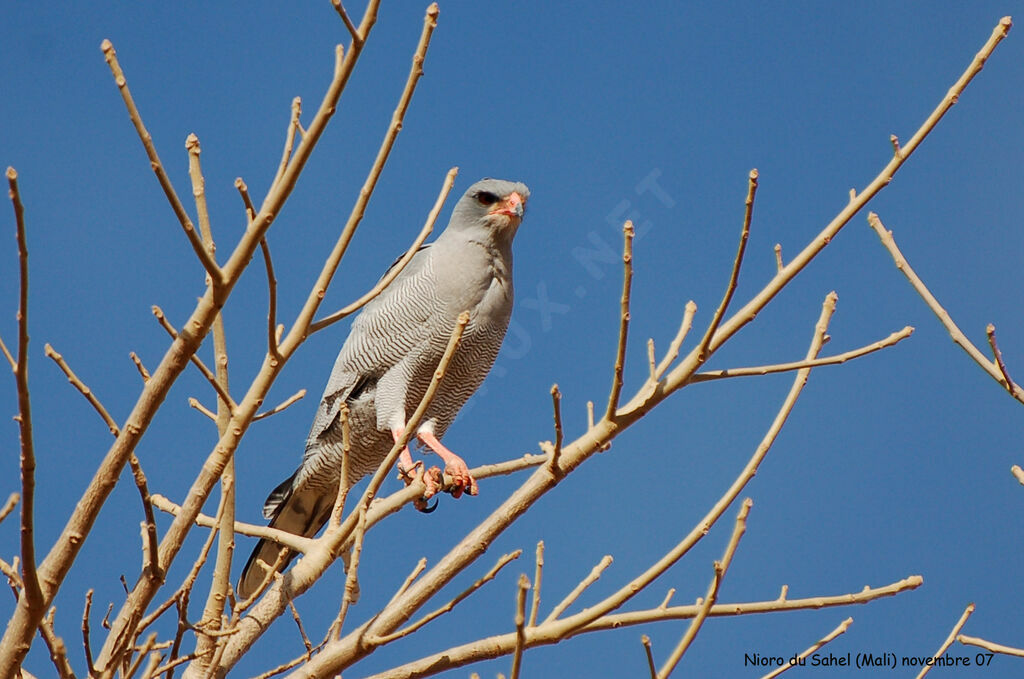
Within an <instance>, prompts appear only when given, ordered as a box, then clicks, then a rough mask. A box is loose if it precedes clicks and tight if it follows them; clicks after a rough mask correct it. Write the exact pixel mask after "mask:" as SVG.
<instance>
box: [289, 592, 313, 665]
mask: <svg viewBox="0 0 1024 679" xmlns="http://www.w3.org/2000/svg"><path fill="white" fill-rule="evenodd" d="M288 608H290V609H291V611H292V618H293V619H294V620H295V625H296V626H297V627H298V628H299V636H301V637H302V645H303V646H305V647H306V657H307V658H308V657H309V656H311V655H312V654H313V644H311V643H310V642H309V637H308V636H306V628H305V627H303V626H302V618H301V617H300V616H299V609H297V608H295V602H294V601H289V602H288Z"/></svg>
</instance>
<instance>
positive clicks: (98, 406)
mask: <svg viewBox="0 0 1024 679" xmlns="http://www.w3.org/2000/svg"><path fill="white" fill-rule="evenodd" d="M44 351H45V353H46V355H47V356H48V357H49V358H52V359H53V361H54V362H55V363H56V364H57V365H58V366H60V369H61V370H63V371H64V374H65V375H67V378H68V382H70V383H71V385H72V386H74V387H75V389H78V391H79V392H81V394H82V396H84V397H85V398H86V400H87V401H89V404H90V405H92V407H93V408H95V410H96V412H97V413H99V414H100V417H102V418H103V421H104V422H105V423H106V425H107V428H108V429H110V433H111V434H113V435H114V436H117V435H118V434H119V433H120V432H121V430H120V428H119V427H118V426H117V423H116V422H115V421H114V418H113V417H111V416H110V413H109V412H107V409H106V408H104V407H103V404H102V403H100V400H99V399H98V398H96V394H94V393H93V392H92V389H90V388H89V387H87V386H86V385H85V383H83V382H82V380H80V379H79V378H78V376H77V375H75V373H74V371H73V370H71V367H70V366H69V365H68V364H67V362H66V361H65V360H64V357H63V356H61V355H60V354H58V353H57V352H56V351H54V349H53V347H51V346H50V345H49V343H47V344H46V345H45V346H44Z"/></svg>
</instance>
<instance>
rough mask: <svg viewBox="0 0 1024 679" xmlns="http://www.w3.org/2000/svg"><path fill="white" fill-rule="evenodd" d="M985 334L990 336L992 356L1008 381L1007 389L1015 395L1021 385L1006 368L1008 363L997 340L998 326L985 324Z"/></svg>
mask: <svg viewBox="0 0 1024 679" xmlns="http://www.w3.org/2000/svg"><path fill="white" fill-rule="evenodd" d="M985 335H987V336H988V345H989V347H991V349H992V357H993V358H994V359H995V360H996V367H998V368H999V372H1000V373H1001V374H1002V376H1003V379H1004V380H1005V381H1006V390H1007V391H1009V392H1010V394H1011V395H1013V394H1014V393H1016V391H1017V390H1018V389H1019V388H1020V387H1019V386H1017V383H1016V382H1014V381H1013V378H1012V377H1010V372H1009V371H1008V370H1007V369H1006V364H1005V363H1004V362H1003V352H1001V351H999V344H998V343H997V342H996V326H994V325H993V324H991V323H989V324H988V325H987V326H985Z"/></svg>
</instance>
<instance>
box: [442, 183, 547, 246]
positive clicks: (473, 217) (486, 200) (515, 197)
mask: <svg viewBox="0 0 1024 679" xmlns="http://www.w3.org/2000/svg"><path fill="white" fill-rule="evenodd" d="M529 198H530V189H528V188H527V187H526V184H523V183H522V182H510V181H505V180H503V179H481V180H480V181H478V182H477V183H475V184H473V185H472V186H470V187H469V189H468V190H467V191H466V193H465V194H463V196H462V198H460V199H459V202H458V203H457V204H456V205H455V210H453V211H452V220H451V223H450V224H449V225H448V228H452V227H455V228H456V229H460V230H461V229H472V230H477V229H481V228H482V229H484V230H486V231H487V232H488V233H490V234H491V236H492V237H495V238H498V239H501V240H504V239H508V240H511V238H512V236H514V235H515V232H516V229H518V228H519V223H520V222H521V221H522V220H523V213H524V212H525V210H526V201H527V200H529Z"/></svg>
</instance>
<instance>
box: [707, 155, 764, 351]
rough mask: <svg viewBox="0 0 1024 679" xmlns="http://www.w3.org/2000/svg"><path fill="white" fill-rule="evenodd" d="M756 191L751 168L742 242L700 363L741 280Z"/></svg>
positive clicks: (741, 232) (755, 176) (708, 333)
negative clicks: (741, 269) (741, 268)
mask: <svg viewBox="0 0 1024 679" xmlns="http://www.w3.org/2000/svg"><path fill="white" fill-rule="evenodd" d="M756 193H757V170H751V171H750V175H749V176H748V179H747V198H746V200H745V201H744V209H743V228H742V229H741V230H740V244H739V246H738V247H737V248H736V258H735V259H734V260H733V263H732V273H731V274H729V284H728V285H726V287H725V294H723V295H722V301H721V302H719V304H718V308H717V309H715V315H714V316H712V317H711V323H709V324H708V329H707V330H706V331H705V332H704V338H703V339H701V341H700V345H699V348H698V349H697V363H698V364H701V363H703V362H704V361H705V360H707V357H708V347H710V346H711V338H713V337H714V336H715V332H717V331H718V324H719V323H721V322H722V317H723V316H725V312H726V310H727V309H728V308H729V302H731V301H732V296H733V294H735V292H736V284H737V283H738V282H739V277H740V267H741V266H743V253H744V252H746V249H747V240H748V239H749V238H750V220H751V218H752V217H753V214H754V196H755V194H756Z"/></svg>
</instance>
